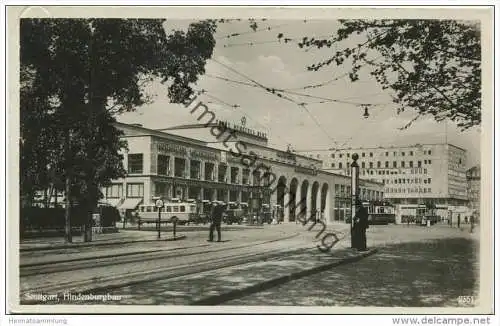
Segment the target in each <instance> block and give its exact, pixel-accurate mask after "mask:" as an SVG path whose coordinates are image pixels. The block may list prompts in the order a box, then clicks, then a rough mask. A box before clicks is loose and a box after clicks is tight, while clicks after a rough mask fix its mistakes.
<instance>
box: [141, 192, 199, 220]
mask: <svg viewBox="0 0 500 326" xmlns="http://www.w3.org/2000/svg"><path fill="white" fill-rule="evenodd" d="M195 216H196V204H194V203H193V202H181V201H180V200H178V199H176V198H173V199H172V200H171V202H168V203H165V205H164V207H163V208H162V210H161V223H174V222H177V223H179V224H186V223H189V221H190V220H192V219H193V217H195ZM137 218H138V220H137V223H138V224H139V226H140V225H141V224H149V223H154V224H156V223H158V207H156V206H155V205H154V204H149V205H139V207H138V208H137Z"/></svg>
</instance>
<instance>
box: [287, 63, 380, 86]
mask: <svg viewBox="0 0 500 326" xmlns="http://www.w3.org/2000/svg"><path fill="white" fill-rule="evenodd" d="M382 57H383V56H382V55H380V56H378V57H376V58H375V59H373V60H370V61H371V62H375V61H377V60H378V59H380V58H382ZM368 63H370V62H365V63H363V64H361V65H360V68H362V67H366V66H367V65H368ZM349 73H350V72H346V73H343V74H342V75H339V76H336V77H334V78H332V79H329V80H327V81H324V82H321V83H318V84H313V85H306V86H302V87H295V88H285V89H284V90H287V91H296V90H297V91H298V90H305V89H310V88H319V87H323V86H326V85H329V84H331V83H333V82H336V81H338V80H341V79H343V78H345V77H347V76H349Z"/></svg>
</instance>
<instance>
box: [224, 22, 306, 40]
mask: <svg viewBox="0 0 500 326" xmlns="http://www.w3.org/2000/svg"><path fill="white" fill-rule="evenodd" d="M248 22H250V21H248ZM296 23H297V22H296V21H294V22H292V23H286V24H279V25H274V26H267V27H263V28H257V29H255V30H251V31H247V32H240V33H231V34H227V35H224V36H219V37H216V38H215V39H216V40H222V39H230V38H233V37H238V36H242V35H248V34H255V33H260V32H265V31H271V30H274V29H277V28H281V27H284V26H290V25H294V24H296ZM300 23H304V24H305V23H307V20H306V19H304V20H301V21H300Z"/></svg>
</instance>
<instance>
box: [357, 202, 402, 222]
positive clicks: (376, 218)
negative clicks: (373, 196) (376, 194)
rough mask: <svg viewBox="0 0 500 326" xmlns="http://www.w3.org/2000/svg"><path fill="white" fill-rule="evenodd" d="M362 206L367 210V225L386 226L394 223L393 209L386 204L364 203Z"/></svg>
mask: <svg viewBox="0 0 500 326" xmlns="http://www.w3.org/2000/svg"><path fill="white" fill-rule="evenodd" d="M363 206H364V207H366V208H367V209H368V223H369V224H372V225H375V224H379V225H387V224H389V223H396V214H395V213H394V207H393V206H392V205H391V204H390V203H388V202H379V201H376V202H364V203H363Z"/></svg>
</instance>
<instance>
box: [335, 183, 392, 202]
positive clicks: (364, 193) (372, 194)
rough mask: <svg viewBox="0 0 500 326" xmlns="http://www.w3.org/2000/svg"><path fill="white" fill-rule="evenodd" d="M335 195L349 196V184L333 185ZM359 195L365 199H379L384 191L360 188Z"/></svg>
mask: <svg viewBox="0 0 500 326" xmlns="http://www.w3.org/2000/svg"><path fill="white" fill-rule="evenodd" d="M335 195H336V196H339V195H340V196H350V195H351V186H345V185H339V184H336V185H335ZM359 195H360V197H361V198H362V199H367V200H381V199H382V198H383V197H384V193H383V192H382V191H377V190H370V189H366V188H361V189H360V194H359Z"/></svg>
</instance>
